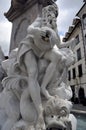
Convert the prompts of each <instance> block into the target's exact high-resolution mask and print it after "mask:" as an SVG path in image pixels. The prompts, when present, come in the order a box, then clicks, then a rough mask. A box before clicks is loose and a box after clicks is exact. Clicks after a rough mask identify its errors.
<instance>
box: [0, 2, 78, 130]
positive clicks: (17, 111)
mask: <svg viewBox="0 0 86 130" xmlns="http://www.w3.org/2000/svg"><path fill="white" fill-rule="evenodd" d="M57 15H58V8H57V5H56V4H54V5H49V6H47V7H45V8H43V10H42V16H41V17H38V18H37V19H36V20H35V22H34V23H32V25H30V26H29V27H28V29H27V36H26V37H25V38H24V39H23V40H22V41H21V43H20V45H19V47H18V48H17V49H15V50H12V52H11V53H10V56H9V59H8V60H6V61H4V62H3V63H2V66H3V68H4V69H5V70H6V72H7V74H8V76H7V77H6V78H4V80H3V81H2V83H3V86H4V90H3V91H2V93H1V94H0V126H1V130H46V129H54V128H57V129H61V130H76V119H75V117H74V116H73V115H71V114H70V110H71V107H72V104H71V102H70V101H68V100H69V99H70V98H71V96H72V91H71V89H70V86H68V85H67V68H68V66H69V65H70V64H72V63H73V62H74V54H73V52H72V51H71V50H69V49H68V48H66V47H67V46H68V45H69V44H73V42H74V39H73V40H71V41H69V42H67V43H65V45H64V44H61V42H60V38H59V35H58V31H57V24H56V18H57ZM54 117H55V118H54ZM73 121H75V124H74V123H73Z"/></svg>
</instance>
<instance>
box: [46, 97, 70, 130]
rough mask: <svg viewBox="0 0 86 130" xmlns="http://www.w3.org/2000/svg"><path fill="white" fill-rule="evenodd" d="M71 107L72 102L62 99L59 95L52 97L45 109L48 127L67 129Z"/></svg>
mask: <svg viewBox="0 0 86 130" xmlns="http://www.w3.org/2000/svg"><path fill="white" fill-rule="evenodd" d="M71 107H72V104H71V102H69V101H67V100H63V99H60V98H59V97H58V96H56V97H54V98H52V99H50V100H49V101H48V102H47V103H46V106H45V109H44V118H45V123H46V126H47V128H48V129H53V128H54V129H60V130H65V129H66V128H67V126H66V125H67V123H69V119H68V117H69V112H70V109H71ZM67 130H68V129H67Z"/></svg>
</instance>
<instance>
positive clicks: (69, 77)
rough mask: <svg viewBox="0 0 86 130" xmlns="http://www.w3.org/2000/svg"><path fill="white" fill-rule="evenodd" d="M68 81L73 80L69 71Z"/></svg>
mask: <svg viewBox="0 0 86 130" xmlns="http://www.w3.org/2000/svg"><path fill="white" fill-rule="evenodd" d="M68 80H69V81H70V80H71V71H70V70H69V71H68Z"/></svg>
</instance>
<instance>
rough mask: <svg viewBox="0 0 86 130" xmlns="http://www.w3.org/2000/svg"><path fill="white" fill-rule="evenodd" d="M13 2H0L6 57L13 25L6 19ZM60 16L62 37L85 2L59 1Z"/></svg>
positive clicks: (1, 43)
mask: <svg viewBox="0 0 86 130" xmlns="http://www.w3.org/2000/svg"><path fill="white" fill-rule="evenodd" d="M10 3H11V0H0V46H1V47H2V50H3V51H4V53H5V55H8V52H9V45H10V36H11V28H12V24H11V23H10V22H8V21H7V19H6V18H5V17H4V15H3V14H4V12H6V11H7V10H8V9H9V7H10ZM57 4H58V7H59V16H58V19H57V24H58V31H59V34H60V37H63V36H64V34H65V32H67V30H68V27H69V26H70V25H72V21H73V18H74V17H75V15H76V13H77V12H78V11H79V9H80V8H81V7H82V5H83V0H57Z"/></svg>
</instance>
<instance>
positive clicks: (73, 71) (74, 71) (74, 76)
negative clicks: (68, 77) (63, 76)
mask: <svg viewBox="0 0 86 130" xmlns="http://www.w3.org/2000/svg"><path fill="white" fill-rule="evenodd" d="M72 73H73V79H75V78H76V70H75V68H73V69H72Z"/></svg>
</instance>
